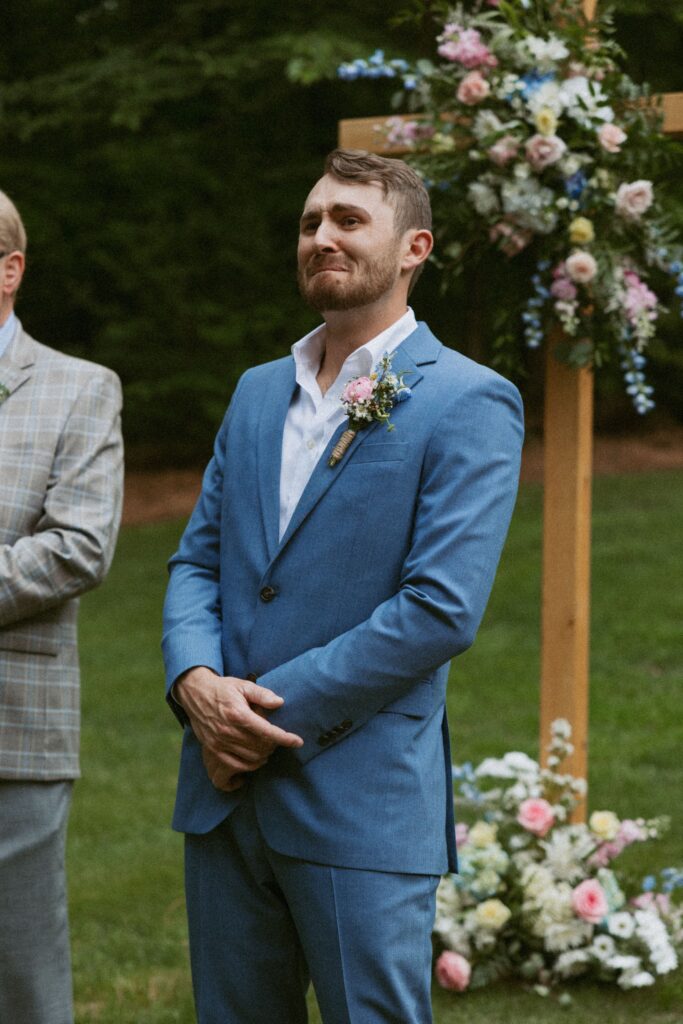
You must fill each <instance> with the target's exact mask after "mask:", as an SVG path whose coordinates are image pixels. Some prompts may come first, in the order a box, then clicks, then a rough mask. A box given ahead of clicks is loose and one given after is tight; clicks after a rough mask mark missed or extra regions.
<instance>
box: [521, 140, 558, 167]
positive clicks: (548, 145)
mask: <svg viewBox="0 0 683 1024" xmlns="http://www.w3.org/2000/svg"><path fill="white" fill-rule="evenodd" d="M566 148H567V147H566V145H565V143H564V142H563V141H562V139H560V138H558V137H557V135H532V136H531V138H530V139H529V141H528V142H527V144H526V158H527V160H528V161H529V163H530V164H531V166H532V167H533V169H534V170H535V171H542V170H543V168H544V167H549V166H550V165H551V164H556V163H557V161H558V160H559V159H560V158H561V157H562V155H563V154H564V152H565V150H566Z"/></svg>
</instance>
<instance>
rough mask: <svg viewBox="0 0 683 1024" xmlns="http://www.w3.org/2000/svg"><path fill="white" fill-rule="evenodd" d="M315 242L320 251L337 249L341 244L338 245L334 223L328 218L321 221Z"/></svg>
mask: <svg viewBox="0 0 683 1024" xmlns="http://www.w3.org/2000/svg"><path fill="white" fill-rule="evenodd" d="M315 244H316V248H317V249H318V250H319V251H320V252H336V251H337V249H338V248H339V246H338V245H337V241H336V237H335V230H334V224H333V223H331V222H330V221H326V220H322V221H321V222H320V224H319V225H318V228H317V231H316V233H315Z"/></svg>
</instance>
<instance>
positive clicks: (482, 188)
mask: <svg viewBox="0 0 683 1024" xmlns="http://www.w3.org/2000/svg"><path fill="white" fill-rule="evenodd" d="M467 194H468V197H469V200H470V202H471V203H472V206H473V207H474V208H475V210H476V211H477V213H478V214H479V216H480V217H488V216H489V215H490V214H492V213H496V212H497V210H498V209H499V206H500V204H499V202H498V196H497V195H496V193H495V192H494V191H493V189H492V188H491V187H490V185H485V184H484V183H483V182H481V181H473V182H472V183H471V185H470V186H469V188H468V189H467Z"/></svg>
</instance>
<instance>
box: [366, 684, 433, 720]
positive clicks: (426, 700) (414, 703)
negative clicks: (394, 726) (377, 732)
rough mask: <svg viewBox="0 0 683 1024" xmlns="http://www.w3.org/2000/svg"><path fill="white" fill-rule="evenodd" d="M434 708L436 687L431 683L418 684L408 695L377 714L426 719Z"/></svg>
mask: <svg viewBox="0 0 683 1024" xmlns="http://www.w3.org/2000/svg"><path fill="white" fill-rule="evenodd" d="M433 708H434V687H433V685H432V683H431V682H424V681H423V682H419V683H416V684H415V686H413V687H412V689H410V690H408V692H407V693H402V694H401V696H400V697H397V698H396V700H392V702H391V703H390V704H385V705H384V707H383V708H380V709H379V711H378V712H377V713H378V714H379V715H408V716H409V717H410V718H426V716H427V715H428V714H430V712H431V711H432V710H433Z"/></svg>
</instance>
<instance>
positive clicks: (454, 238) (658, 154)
mask: <svg viewBox="0 0 683 1024" xmlns="http://www.w3.org/2000/svg"><path fill="white" fill-rule="evenodd" d="M432 7H433V9H434V8H436V9H437V10H440V11H441V15H440V31H439V33H438V36H437V39H436V44H437V55H438V60H437V61H436V62H434V63H432V62H431V61H427V60H421V61H418V62H417V64H416V66H414V67H413V66H411V65H409V64H408V63H407V62H406V61H404V60H400V59H396V60H386V59H385V57H384V54H383V53H382V52H381V51H377V52H376V53H375V54H373V56H372V57H370V58H369V60H364V59H358V60H355V61H352V62H349V63H346V64H343V65H342V66H341V67H340V68H339V70H338V74H339V75H340V77H342V78H344V79H347V80H351V79H356V78H362V77H369V78H383V77H389V78H395V79H396V80H397V81H398V82H400V83H401V86H402V88H401V90H400V92H398V93H397V95H396V96H395V105H396V106H397V107H398V106H401V105H402V104H407V105H408V107H409V109H410V110H412V111H416V112H418V111H419V115H418V116H417V117H415V119H409V120H405V119H403V118H400V117H393V118H390V119H389V120H388V121H387V122H386V123H385V124H384V125H381V126H379V129H380V130H381V131H382V132H384V134H385V136H386V141H387V146H388V147H394V148H395V147H400V148H401V149H407V150H408V151H409V152H408V156H407V159H409V160H410V162H411V163H412V164H413V165H414V166H415V167H416V169H417V170H418V171H419V172H420V173H421V174H422V176H423V178H424V180H425V183H426V184H427V185H428V187H429V188H430V189H431V191H432V200H433V206H434V215H435V225H436V229H437V235H438V238H439V242H440V246H439V257H438V258H439V259H440V261H441V262H440V266H441V268H442V270H443V272H444V273H445V275H446V280H448V277H449V275H450V276H452V275H457V274H458V273H459V272H460V271H461V269H462V267H463V263H464V261H465V260H468V259H477V258H479V259H481V258H487V259H490V253H491V249H494V250H497V251H498V252H499V253H501V254H502V256H503V257H504V258H506V259H507V260H510V261H515V260H517V261H519V257H520V254H521V253H526V257H525V259H527V258H528V257H530V258H531V262H530V264H529V265H530V267H531V270H530V273H529V274H528V275H527V277H526V280H527V286H526V291H525V294H524V295H523V296H520V301H519V304H518V306H517V308H516V309H513V310H510V311H509V313H508V315H507V316H505V315H503V314H501V317H500V318H499V320H500V323H499V325H498V337H497V338H496V342H495V348H496V349H497V350H498V352H499V353H502V352H505V351H507V352H510V350H511V349H513V350H516V351H519V349H518V345H519V340H520V337H523V339H524V341H525V343H526V345H527V346H528V347H529V348H537V347H538V346H539V345H540V344H541V342H542V340H543V339H544V338H548V337H553V335H554V330H553V329H554V328H558V327H559V328H561V329H562V331H563V333H564V339H565V340H564V342H563V343H562V344H561V345H559V346H558V351H557V354H558V356H559V358H561V359H563V360H564V361H566V362H569V363H570V364H572V365H575V366H585V365H592V366H595V367H597V366H600V365H601V363H602V362H603V361H605V360H606V359H608V358H610V357H615V356H616V357H617V358H618V359H619V360H620V363H621V367H622V370H623V373H624V377H625V383H626V390H627V392H628V393H629V395H630V396H631V397H632V400H633V404H634V406H635V408H636V409H637V411H638V412H640V413H644V412H647V411H648V410H649V409H651V408H652V407H653V405H654V402H653V399H652V388H651V387H650V386H649V385H648V384H647V382H646V379H645V374H644V366H645V361H646V356H645V352H646V350H647V348H648V345H649V344H650V342H651V341H652V338H653V337H654V334H655V330H656V322H657V319H658V317H659V316H660V314H661V313H662V312H663V310H664V306H663V304H662V301H661V299H660V298H659V295H658V292H661V291H662V289H666V288H670V286H671V284H672V282H671V280H667V277H669V278H671V277H673V278H674V279H675V280H674V282H673V285H674V289H675V292H676V295H677V296H679V297H683V261H682V260H681V258H680V247H678V246H677V245H676V244H675V241H674V240H675V233H674V231H673V229H672V225H671V221H670V219H669V218H668V216H667V215H666V212H665V203H664V200H663V197H662V196H661V195H659V194H658V192H657V190H655V188H654V187H653V183H652V181H651V180H650V174H651V171H652V168H654V167H655V166H657V161H658V160H659V161H660V162H661V160H662V158H663V155H666V152H667V147H668V143H667V140H666V139H665V138H664V136H662V135H661V133H660V132H659V123H660V119H661V117H660V112H659V111H658V110H657V108H656V107H655V106H654V104H653V103H652V102H651V101H650V102H647V89H646V88H645V87H639V86H637V85H635V84H634V82H633V81H632V80H631V79H630V78H628V77H627V76H626V75H625V74H624V73H623V71H621V70H620V68H619V64H618V62H619V59H620V57H621V50H620V49H619V47H618V46H617V45H616V43H614V41H613V40H611V39H610V36H609V33H610V24H611V23H610V17H609V15H608V14H603V15H602V16H601V18H600V19H599V20H598V21H596V22H593V23H589V22H587V20H586V18H585V16H584V15H583V9H582V4H581V2H580V0H545V2H542V0H473V2H472V3H470V4H469V5H468V6H467V9H466V7H465V6H464V5H463V4H460V5H458V6H456V7H454V8H449V7H448V6H446V5H441V6H440V5H439V4H438V3H437V4H436V5H432ZM681 315H683V311H682V313H681ZM555 333H556V332H555Z"/></svg>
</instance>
